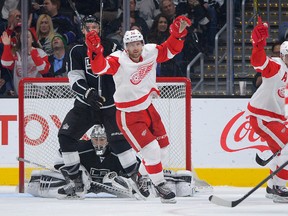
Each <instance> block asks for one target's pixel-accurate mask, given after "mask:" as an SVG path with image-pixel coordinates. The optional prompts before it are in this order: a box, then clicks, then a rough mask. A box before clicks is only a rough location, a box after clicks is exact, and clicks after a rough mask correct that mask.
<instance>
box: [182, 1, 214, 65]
mask: <svg viewBox="0 0 288 216" xmlns="http://www.w3.org/2000/svg"><path fill="white" fill-rule="evenodd" d="M177 15H186V16H187V17H188V18H189V19H190V20H191V21H192V23H193V24H192V26H191V27H190V29H189V31H192V32H194V33H196V34H197V38H198V39H199V44H200V47H201V51H203V52H204V53H206V54H208V53H209V48H210V47H211V49H212V52H213V49H214V45H211V43H209V42H208V41H209V40H208V37H209V36H208V34H209V32H208V29H209V25H210V16H209V13H208V10H207V8H206V7H205V6H204V2H203V1H201V2H200V1H199V0H188V2H187V3H183V2H181V3H179V4H178V6H177ZM188 36H189V35H188ZM211 38H212V36H211ZM211 38H210V39H211ZM188 58H189V59H190V60H192V59H191V58H192V56H189V57H188Z"/></svg>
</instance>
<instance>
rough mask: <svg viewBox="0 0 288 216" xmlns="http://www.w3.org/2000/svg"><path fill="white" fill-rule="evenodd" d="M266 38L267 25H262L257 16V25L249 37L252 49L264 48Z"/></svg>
mask: <svg viewBox="0 0 288 216" xmlns="http://www.w3.org/2000/svg"><path fill="white" fill-rule="evenodd" d="M268 37H269V34H268V24H267V23H263V22H262V19H261V17H260V16H258V24H257V25H256V26H255V28H254V29H253V31H252V35H251V39H252V45H253V47H258V48H264V47H265V46H266V39H267V38H268Z"/></svg>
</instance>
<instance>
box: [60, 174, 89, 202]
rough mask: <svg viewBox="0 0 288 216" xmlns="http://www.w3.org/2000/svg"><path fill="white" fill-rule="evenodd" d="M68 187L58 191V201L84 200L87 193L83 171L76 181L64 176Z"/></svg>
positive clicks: (65, 186)
mask: <svg viewBox="0 0 288 216" xmlns="http://www.w3.org/2000/svg"><path fill="white" fill-rule="evenodd" d="M64 177H65V180H66V185H64V186H63V187H61V188H59V189H58V196H57V198H58V199H84V196H85V194H86V192H87V191H85V188H84V184H83V181H82V171H79V173H78V175H77V177H76V178H75V179H73V180H72V179H70V178H69V177H67V176H64Z"/></svg>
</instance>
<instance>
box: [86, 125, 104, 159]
mask: <svg viewBox="0 0 288 216" xmlns="http://www.w3.org/2000/svg"><path fill="white" fill-rule="evenodd" d="M90 137H91V142H92V144H93V146H94V148H95V151H96V154H97V155H98V156H102V155H104V153H105V151H106V149H107V144H108V142H107V136H106V132H105V128H104V127H102V126H101V125H95V126H94V127H93V130H92V132H91V135H90Z"/></svg>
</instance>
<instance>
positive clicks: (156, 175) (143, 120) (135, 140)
mask: <svg viewBox="0 0 288 216" xmlns="http://www.w3.org/2000/svg"><path fill="white" fill-rule="evenodd" d="M190 25H191V21H190V20H189V19H188V18H187V17H185V16H179V17H177V18H176V19H175V20H174V22H173V23H172V24H171V26H170V34H171V35H170V37H169V38H168V39H167V40H166V41H165V42H164V43H162V44H161V45H156V44H144V40H143V35H142V34H141V33H140V32H139V31H138V30H131V31H126V33H125V35H124V38H123V44H124V49H125V50H124V51H116V52H114V53H112V54H110V55H109V56H108V57H106V58H104V56H103V54H102V50H103V48H102V46H101V44H100V38H99V36H98V35H97V33H96V32H93V31H92V32H90V33H88V35H87V37H86V44H87V47H88V56H89V58H90V59H91V67H92V71H93V72H94V73H96V74H111V75H113V79H114V82H115V86H116V91H115V94H114V100H115V105H116V108H117V113H116V119H117V124H118V126H119V128H120V129H121V132H122V133H123V134H124V136H125V137H126V139H127V140H128V141H129V143H130V144H131V146H132V147H133V148H134V149H135V150H136V151H137V152H140V153H141V155H142V157H143V163H141V164H142V165H140V170H142V172H141V171H140V173H143V172H144V171H146V172H147V173H148V175H149V177H150V179H151V181H152V182H153V184H154V185H155V188H156V191H157V192H158V194H159V196H160V197H161V201H162V202H169V203H175V202H176V200H175V194H174V193H173V192H172V191H171V190H170V189H169V188H168V187H167V185H166V181H165V179H164V175H163V167H162V163H161V161H162V160H163V158H164V156H165V150H166V149H167V146H168V145H169V140H168V137H167V134H166V131H165V128H164V125H163V123H162V121H161V118H160V115H159V114H158V112H157V111H156V109H155V107H154V106H153V104H152V98H153V97H155V96H157V95H158V94H159V90H158V89H157V85H156V65H157V63H161V62H164V61H167V60H169V59H171V58H173V57H174V56H175V55H176V54H177V53H179V52H181V50H182V48H183V44H184V39H185V36H186V35H187V30H186V27H187V26H190Z"/></svg>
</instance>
